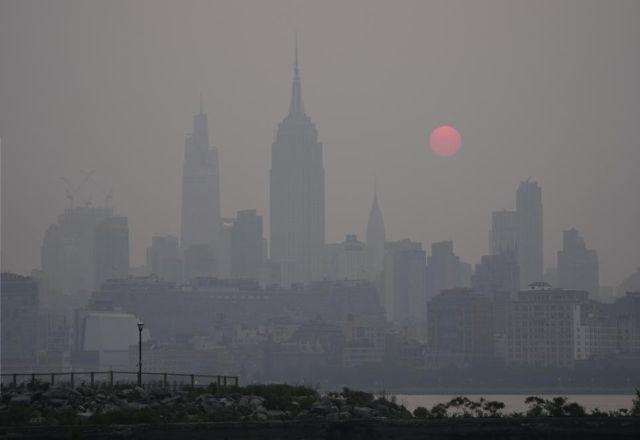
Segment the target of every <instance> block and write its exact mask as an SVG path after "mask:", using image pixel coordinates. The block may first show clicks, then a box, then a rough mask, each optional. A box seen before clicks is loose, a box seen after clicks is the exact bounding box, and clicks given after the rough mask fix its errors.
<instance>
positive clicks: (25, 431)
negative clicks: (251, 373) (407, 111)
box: [0, 383, 640, 439]
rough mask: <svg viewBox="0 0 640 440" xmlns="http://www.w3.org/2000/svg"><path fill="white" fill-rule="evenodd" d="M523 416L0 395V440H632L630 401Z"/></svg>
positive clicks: (36, 387) (246, 391)
mask: <svg viewBox="0 0 640 440" xmlns="http://www.w3.org/2000/svg"><path fill="white" fill-rule="evenodd" d="M526 402H527V404H528V405H529V409H528V410H527V411H526V412H525V413H511V414H503V413H502V411H503V409H504V404H503V403H502V402H497V401H491V400H485V399H480V400H479V401H472V400H470V399H468V398H466V397H462V396H460V397H456V398H454V399H452V400H451V401H450V402H448V403H444V404H438V405H435V406H434V407H432V408H430V409H427V408H422V407H418V408H416V409H415V410H414V411H413V413H412V412H410V411H409V410H407V409H406V408H405V407H404V406H402V405H399V404H397V403H396V402H395V401H394V399H393V398H387V397H386V396H379V397H376V396H374V395H372V394H370V393H366V392H362V391H353V390H350V389H348V388H344V389H343V390H342V391H341V392H336V393H328V394H324V395H322V394H320V393H319V392H318V391H316V390H315V389H313V388H309V387H305V386H290V385H249V386H246V387H237V388H234V389H232V390H229V389H228V388H218V387H217V386H215V385H212V386H210V387H209V388H206V389H199V388H190V387H189V388H182V389H177V390H172V389H168V388H155V389H149V390H145V389H144V388H140V387H135V386H131V385H125V386H113V387H109V386H98V387H90V386H84V385H83V386H80V387H78V388H75V389H74V388H71V387H65V386H55V387H51V386H49V385H48V384H39V383H34V384H30V385H29V386H26V385H25V386H21V387H11V388H3V390H2V398H1V402H0V439H5V438H7V439H8V438H11V439H27V438H34V439H45V438H47V439H49V438H51V439H69V438H87V439H88V438H90V439H106V438H122V439H174V438H180V439H205V438H206V439H210V438H224V439H261V438H269V439H352V438H353V439H376V438H380V439H394V438H397V439H414V438H415V439H418V438H430V439H449V438H487V439H489V438H501V439H502V438H507V439H508V438H532V439H533V438H536V439H537V438H549V439H555V438H558V439H560V438H569V437H571V438H581V439H601V438H602V439H604V438H634V439H635V438H640V394H639V395H638V397H636V399H635V400H634V403H633V407H632V408H630V409H626V408H624V409H620V410H617V411H613V412H608V413H603V412H600V411H593V412H591V413H587V412H586V411H585V410H584V408H582V407H581V406H580V405H578V404H577V403H574V402H568V401H567V399H566V398H563V397H556V398H553V399H550V400H546V399H542V398H539V397H535V396H532V397H530V398H528V399H527V401H526Z"/></svg>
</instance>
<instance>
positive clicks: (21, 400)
mask: <svg viewBox="0 0 640 440" xmlns="http://www.w3.org/2000/svg"><path fill="white" fill-rule="evenodd" d="M10 402H11V404H12V405H28V404H30V403H31V394H16V395H14V396H12V397H11V400H10Z"/></svg>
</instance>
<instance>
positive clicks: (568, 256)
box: [558, 228, 600, 295]
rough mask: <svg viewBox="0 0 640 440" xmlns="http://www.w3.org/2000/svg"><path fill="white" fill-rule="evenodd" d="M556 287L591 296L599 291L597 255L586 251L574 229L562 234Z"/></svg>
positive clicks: (592, 251) (590, 250)
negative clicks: (580, 291) (587, 293)
mask: <svg viewBox="0 0 640 440" xmlns="http://www.w3.org/2000/svg"><path fill="white" fill-rule="evenodd" d="M558 287H561V288H563V289H569V290H586V291H587V292H589V293H590V294H592V295H596V294H597V293H598V290H600V279H599V276H598V253H597V252H596V251H594V250H593V249H587V246H586V244H585V242H584V239H583V238H582V237H581V236H580V233H579V232H578V231H577V230H576V229H575V228H571V229H569V230H567V231H564V232H563V233H562V250H561V251H559V252H558Z"/></svg>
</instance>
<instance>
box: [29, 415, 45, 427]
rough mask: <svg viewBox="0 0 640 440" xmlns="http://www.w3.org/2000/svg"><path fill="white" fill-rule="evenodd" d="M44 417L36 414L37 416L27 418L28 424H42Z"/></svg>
mask: <svg viewBox="0 0 640 440" xmlns="http://www.w3.org/2000/svg"><path fill="white" fill-rule="evenodd" d="M45 420H46V419H45V418H44V417H42V416H38V417H31V418H30V419H29V424H30V425H42V424H43V423H44V422H45Z"/></svg>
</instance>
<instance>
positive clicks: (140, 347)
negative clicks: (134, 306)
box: [138, 321, 144, 387]
mask: <svg viewBox="0 0 640 440" xmlns="http://www.w3.org/2000/svg"><path fill="white" fill-rule="evenodd" d="M143 328H144V322H142V321H138V386H139V387H141V386H142V329H143Z"/></svg>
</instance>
